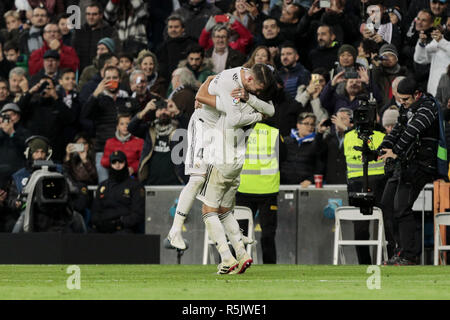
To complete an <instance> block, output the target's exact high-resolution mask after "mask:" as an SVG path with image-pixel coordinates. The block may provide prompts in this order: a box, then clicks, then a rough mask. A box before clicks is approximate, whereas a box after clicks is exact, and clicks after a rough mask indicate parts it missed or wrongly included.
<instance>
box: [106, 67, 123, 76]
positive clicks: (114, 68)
mask: <svg viewBox="0 0 450 320" xmlns="http://www.w3.org/2000/svg"><path fill="white" fill-rule="evenodd" d="M110 70H116V71H117V73H118V74H119V76H120V69H119V68H117V67H115V66H108V67H107V68H106V69H105V75H106V72H108V71H110Z"/></svg>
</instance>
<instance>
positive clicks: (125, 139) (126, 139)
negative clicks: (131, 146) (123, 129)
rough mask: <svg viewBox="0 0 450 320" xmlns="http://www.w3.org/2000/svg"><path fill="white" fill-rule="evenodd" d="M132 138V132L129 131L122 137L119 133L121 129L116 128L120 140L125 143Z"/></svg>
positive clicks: (117, 137)
mask: <svg viewBox="0 0 450 320" xmlns="http://www.w3.org/2000/svg"><path fill="white" fill-rule="evenodd" d="M130 138H131V133H128V134H127V135H126V136H125V137H122V136H121V135H120V134H119V131H118V130H116V139H117V140H119V141H120V142H122V143H125V142H127V141H128V140H130Z"/></svg>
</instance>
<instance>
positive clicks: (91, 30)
mask: <svg viewBox="0 0 450 320" xmlns="http://www.w3.org/2000/svg"><path fill="white" fill-rule="evenodd" d="M85 15H86V23H85V24H84V25H83V26H82V27H81V29H78V30H75V33H74V34H73V38H72V47H73V48H75V50H76V51H77V55H78V57H79V58H80V72H82V71H83V69H84V68H86V67H87V66H88V65H90V64H92V59H93V58H94V57H95V56H96V55H97V44H98V42H99V41H100V40H101V39H103V38H111V39H113V40H114V44H115V48H116V50H117V51H119V49H120V41H119V37H118V34H117V31H116V30H115V29H114V28H113V27H111V26H109V25H107V24H106V23H105V22H104V21H103V7H102V5H101V4H99V3H97V2H92V3H90V4H89V5H88V6H87V7H86V11H85Z"/></svg>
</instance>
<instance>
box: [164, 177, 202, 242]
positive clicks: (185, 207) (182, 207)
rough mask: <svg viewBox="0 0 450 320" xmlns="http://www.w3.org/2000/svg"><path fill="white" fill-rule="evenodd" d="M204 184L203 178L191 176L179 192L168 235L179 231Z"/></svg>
mask: <svg viewBox="0 0 450 320" xmlns="http://www.w3.org/2000/svg"><path fill="white" fill-rule="evenodd" d="M204 183H205V177H203V176H191V177H190V178H189V182H188V183H187V184H186V185H185V186H184V188H183V190H181V193H180V197H179V198H178V204H177V208H176V213H175V217H174V219H173V223H172V228H171V229H170V232H169V233H173V232H180V231H181V228H183V224H184V221H185V220H186V217H187V215H188V214H189V211H191V208H192V205H193V204H194V201H195V197H196V196H197V194H198V192H199V191H200V189H201V187H202V186H203V184H204Z"/></svg>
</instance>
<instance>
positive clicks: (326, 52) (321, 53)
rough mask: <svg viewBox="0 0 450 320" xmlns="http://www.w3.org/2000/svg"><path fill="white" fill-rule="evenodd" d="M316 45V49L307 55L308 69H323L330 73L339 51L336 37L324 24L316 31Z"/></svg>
mask: <svg viewBox="0 0 450 320" xmlns="http://www.w3.org/2000/svg"><path fill="white" fill-rule="evenodd" d="M317 44H318V46H317V48H315V49H313V50H311V51H310V53H309V55H308V60H309V66H310V68H309V69H310V70H314V69H316V68H325V69H326V70H328V71H330V70H331V69H333V67H334V62H335V59H336V56H337V53H338V50H339V45H338V43H337V42H336V35H335V34H334V31H333V28H332V27H331V26H328V25H325V24H324V25H321V26H320V27H319V28H318V29H317Z"/></svg>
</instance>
